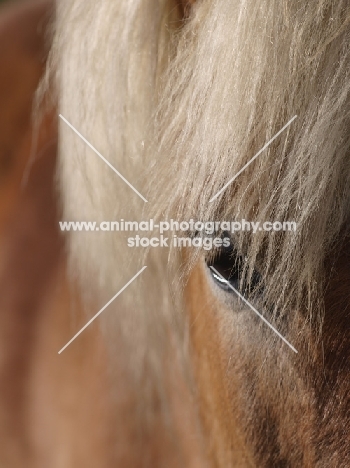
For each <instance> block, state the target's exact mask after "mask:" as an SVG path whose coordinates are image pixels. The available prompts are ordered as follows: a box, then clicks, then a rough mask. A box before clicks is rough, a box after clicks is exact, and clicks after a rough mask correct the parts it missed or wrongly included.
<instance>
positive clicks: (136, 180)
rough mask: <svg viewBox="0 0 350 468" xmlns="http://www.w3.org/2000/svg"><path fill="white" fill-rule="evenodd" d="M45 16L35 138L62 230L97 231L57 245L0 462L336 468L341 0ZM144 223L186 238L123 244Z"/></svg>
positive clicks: (344, 453) (217, 0)
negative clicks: (49, 152) (49, 159)
mask: <svg viewBox="0 0 350 468" xmlns="http://www.w3.org/2000/svg"><path fill="white" fill-rule="evenodd" d="M40 5H41V8H42V2H41V3H40ZM45 5H46V4H45ZM37 8H39V7H37ZM44 8H46V10H45V11H46V12H47V11H50V10H47V8H49V7H48V6H45V7H44ZM52 17H53V20H52V21H51V24H50V26H49V28H48V29H49V31H50V34H49V42H50V52H49V53H48V57H47V61H46V67H45V71H44V72H43V73H42V76H41V79H40V83H39V85H38V89H37V91H36V94H35V100H34V104H35V105H34V108H35V116H36V117H35V119H36V122H37V123H36V124H35V126H34V135H36V138H34V143H33V144H32V145H31V147H34V148H35V152H36V153H38V151H43V148H46V147H47V146H45V145H47V141H48V139H51V140H52V138H54V141H56V140H55V138H56V132H57V141H58V149H57V163H56V178H54V176H53V175H52V172H51V176H50V177H51V180H52V185H54V186H55V188H56V191H55V193H56V203H53V205H55V206H56V208H55V209H56V214H55V215H54V218H55V219H54V221H53V222H54V223H56V224H55V225H56V230H58V220H60V221H65V222H68V223H69V222H79V223H96V224H95V225H97V226H99V229H93V230H92V231H91V230H84V229H83V230H80V229H73V230H70V232H68V233H65V236H64V239H65V247H62V245H61V244H60V246H58V247H57V246H56V247H54V248H53V250H55V249H56V250H58V251H59V252H61V254H60V255H61V256H60V255H58V257H59V258H63V260H62V261H59V260H57V258H56V257H57V255H56V257H55V259H56V262H57V265H59V266H56V270H57V271H58V273H57V272H56V274H55V275H53V279H52V281H51V289H50V293H47V298H46V299H45V303H44V304H47V307H49V306H50V308H51V309H50V310H53V312H51V314H50V316H49V317H47V316H45V313H44V312H43V310H41V311H37V312H36V315H35V317H36V320H35V323H34V324H32V325H31V329H32V330H33V332H32V333H33V335H32V336H33V337H32V339H31V341H30V343H29V344H28V346H31V353H32V354H31V356H32V357H31V361H30V364H28V365H27V367H26V372H27V373H26V374H25V375H26V379H23V380H22V381H21V384H20V385H21V389H22V391H23V392H27V393H28V392H29V393H28V395H29V396H28V395H27V398H25V399H24V398H22V400H21V403H22V406H21V407H20V409H19V410H17V411H16V414H14V411H13V410H12V412H11V411H9V412H8V413H9V414H10V419H11V417H12V419H13V420H16V421H18V418H19V417H22V418H24V416H23V415H24V414H25V416H26V421H27V425H28V426H26V428H24V429H22V430H21V431H19V432H17V433H16V432H14V434H17V435H16V437H17V438H18V440H19V442H18V445H17V444H14V446H15V447H17V446H19V447H20V448H21V451H19V449H18V450H17V451H16V450H15V449H12V452H14V453H15V454H14V455H13V453H12V452H11V450H6V453H7V456H8V459H9V460H12V462H11V463H12V464H10V463H8V464H7V466H23V459H25V458H24V457H25V456H27V457H28V458H27V460H29V462H28V463H27V464H26V466H48V465H49V466H64V467H68V466H73V465H74V466H76V465H78V466H87V467H88V466H96V465H98V466H102V467H104V466H106V467H112V466H121V467H136V466H145V467H148V466H151V467H158V466H159V467H161V466H166V467H179V466H189V467H212V466H213V467H231V466H232V467H299V466H303V467H342V466H344V467H345V466H349V465H350V450H349V440H350V434H349V427H350V424H349V422H350V421H349V419H350V411H349V410H350V399H349V387H350V381H349V360H348V359H347V358H348V354H349V349H350V337H349V333H348V328H349V320H350V317H349V302H350V295H349V288H348V284H349V281H350V269H349V257H350V249H349V214H350V212H349V206H350V184H349V182H350V159H349V151H350V138H349V123H350V114H349V103H350V102H349V98H350V94H349V92H350V81H349V73H350V72H349V70H350V50H349V46H348V44H349V39H350V37H349V36H350V28H349V23H350V8H349V5H348V2H347V1H346V0H338V1H337V2H336V1H334V0H318V1H316V0H312V1H310V2H307V3H305V2H300V1H299V0H297V1H292V0H283V1H279V2H278V1H270V0H262V1H260V2H254V1H253V0H237V1H235V2H228V1H226V0H213V1H211V2H207V1H204V0H196V1H187V0H183V1H180V0H137V1H131V0H121V1H120V2H118V3H116V2H110V1H108V0H101V1H100V2H93V1H91V0H87V1H85V2H81V1H79V0H72V1H70V2H68V1H60V2H57V3H56V5H55V8H54V13H53V14H52ZM36 21H37V20H36ZM37 81H38V80H37ZM33 92H34V90H33ZM52 116H53V118H52ZM52 120H53V122H52ZM47 122H49V123H47ZM47 127H49V128H50V129H51V132H48V134H49V135H50V138H49V137H48V136H47V134H46V138H45V131H44V137H41V132H43V130H42V129H43V128H44V130H45V128H47ZM41 138H42V139H41ZM42 140H43V141H44V143H42ZM53 152H55V151H54V150H53ZM27 153H28V150H27ZM51 171H52V169H51ZM57 200H58V201H57ZM53 209H54V208H52V210H53ZM145 220H154V224H155V225H157V226H158V228H159V227H160V226H162V227H163V228H164V229H167V226H168V225H170V224H171V222H173V224H174V225H175V226H176V223H178V226H179V229H180V227H181V225H182V224H181V223H183V225H184V226H186V228H184V231H185V232H186V238H187V239H189V241H188V244H186V246H185V247H182V248H178V245H177V244H176V245H175V243H174V242H173V240H174V236H175V235H176V236H177V237H180V234H179V233H178V232H176V233H175V235H174V233H170V232H169V234H168V233H166V234H165V235H166V236H167V237H169V241H170V245H169V248H168V247H165V248H163V247H160V246H156V247H152V246H150V244H148V247H143V246H142V244H140V245H139V246H138V247H135V246H133V247H128V245H131V244H129V240H130V238H131V237H132V236H134V233H132V234H131V233H130V231H128V230H125V229H119V228H120V226H122V223H124V221H128V222H132V223H136V225H137V226H138V227H139V229H138V233H141V234H142V232H141V231H142V229H141V228H140V226H141V223H143V222H144V221H145ZM240 220H241V223H240V225H241V226H242V225H243V224H244V223H243V221H246V220H251V221H252V222H254V223H261V224H259V226H260V227H261V226H263V225H266V222H268V223H270V225H273V226H275V225H277V224H276V223H278V225H282V224H283V223H290V222H293V223H295V225H296V230H295V231H293V232H289V231H283V230H277V229H275V230H267V229H263V228H261V229H259V228H258V229H257V230H256V231H253V230H252V229H237V230H234V229H232V230H231V231H230V232H227V229H226V228H223V227H222V226H223V225H224V224H225V223H226V224H225V225H227V226H228V228H229V227H230V226H232V223H239V222H240ZM106 222H107V223H109V222H115V223H118V224H117V225H118V230H117V231H111V230H110V229H104V228H103V226H105V223H106ZM212 222H214V226H216V225H217V226H218V228H215V227H214V229H213V230H212V231H211V232H210V233H209V234H208V232H203V230H201V229H200V228H199V227H198V226H199V224H198V223H202V225H206V226H209V223H212ZM191 223H192V224H193V225H195V226H197V228H194V229H192V230H191V232H189V231H190V230H189V229H188V227H189V226H190V225H191ZM264 223H265V224H264ZM250 225H252V223H251V224H250ZM50 235H52V236H53V237H54V235H53V234H52V233H51V234H50ZM55 235H56V236H57V232H56V234H55ZM142 235H143V234H142ZM152 235H154V234H153V233H152ZM149 236H151V234H150V235H149ZM208 236H209V237H208ZM58 237H59V236H58ZM144 237H147V236H144ZM204 238H209V239H210V240H211V241H213V242H212V243H211V244H210V245H211V246H213V245H214V247H213V248H208V249H207V248H204V247H203V246H204V245H205V244H204ZM213 238H215V239H214V240H213ZM225 239H228V240H229V244H228V245H226V244H225V243H224V240H225ZM215 240H216V241H217V242H216V244H215V242H214V241H215ZM55 245H56V244H55ZM132 245H134V244H132ZM62 249H63V250H62ZM53 250H52V251H53ZM56 250H55V251H56ZM62 252H65V253H62ZM56 270H55V271H56ZM66 270H67V273H65V272H66ZM57 283H59V284H61V285H62V284H63V286H60V288H61V289H60V288H58V289H57ZM68 284H69V285H70V287H68V286H67V285H68ZM55 285H56V286H55ZM97 311H98V312H97ZM96 312H97V314H96ZM72 317H73V318H72ZM7 320H10V318H8V319H7ZM84 324H86V325H88V326H86V325H84ZM83 325H84V327H83ZM81 327H83V328H81ZM76 332H78V333H76ZM74 333H76V334H74ZM73 335H74V336H73ZM72 337H73V338H72ZM59 342H61V343H60V344H59ZM65 343H66V345H65ZM63 345H64V346H63ZM62 346H63V348H62ZM22 352H23V350H22ZM21 362H22V361H21ZM9 375H10V374H9ZM28 388H29V390H27V389H28ZM82 395H83V396H82ZM11 415H12V416H11ZM16 418H17V419H16ZM30 427H34V434H32V433H31V431H30V429H29V428H30ZM50 436H51V437H50ZM53 438H55V440H52V439H53ZM82 441H83V442H82ZM18 453H20V455H18ZM23 454H25V455H23ZM11 456H12V458H11ZM16 456H17V458H18V459H19V460H21V461H19V462H18V464H17V465H16V464H15V463H16V461H15V460H16ZM21 456H22V458H21ZM21 462H22V465H21V464H20V463H21ZM30 464H31V465H30Z"/></svg>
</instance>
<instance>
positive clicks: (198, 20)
mask: <svg viewBox="0 0 350 468" xmlns="http://www.w3.org/2000/svg"><path fill="white" fill-rule="evenodd" d="M175 13H176V5H175V4H173V3H172V2H168V1H166V0H164V1H161V0H159V1H156V0H147V1H146V0H138V1H126V0H124V1H121V2H118V4H116V3H115V2H111V1H103V2H98V4H97V2H92V1H91V2H90V1H88V2H80V1H74V2H65V1H62V2H60V3H59V5H58V14H57V26H56V27H57V33H56V38H55V45H54V48H53V53H52V58H53V61H52V62H51V63H52V64H51V68H53V69H55V68H56V70H57V77H58V87H59V88H60V111H61V112H62V114H63V115H64V116H65V117H66V118H67V119H68V120H69V121H70V122H71V123H72V124H73V125H74V126H75V127H76V128H78V129H79V131H81V132H82V133H83V135H85V136H86V137H87V138H88V139H89V141H91V143H92V144H93V145H94V146H95V147H96V148H98V150H99V151H100V152H101V153H102V154H103V155H104V156H105V157H106V158H108V160H109V161H110V162H111V163H112V164H113V165H114V166H115V167H117V168H118V170H120V172H122V173H123V175H124V176H125V177H127V178H128V179H129V180H130V181H132V183H133V184H134V185H135V186H136V187H137V188H138V189H139V190H140V191H141V193H144V194H146V195H147V198H148V200H149V203H148V204H147V205H146V207H145V208H144V207H143V205H142V202H141V201H140V200H139V199H138V198H137V197H136V196H135V195H134V194H133V193H130V191H129V189H128V188H127V187H125V186H124V185H123V183H122V181H120V180H118V179H117V178H116V176H115V174H114V173H112V172H111V171H110V170H109V168H108V167H106V166H105V165H104V164H103V162H101V161H99V160H98V159H97V158H94V157H93V156H92V154H91V151H90V150H89V149H88V148H87V147H86V146H85V145H84V143H83V142H81V141H79V140H78V139H77V138H76V135H74V134H73V133H72V132H71V130H70V129H69V128H67V127H66V126H65V125H64V124H63V125H62V127H61V134H60V154H61V178H60V180H61V187H62V194H63V205H64V216H65V218H66V219H84V220H88V219H91V220H97V221H98V220H104V219H116V218H120V217H125V218H127V217H129V218H130V219H137V218H138V217H140V216H141V213H142V210H144V213H148V214H149V215H151V216H152V214H156V215H158V216H159V215H162V216H163V217H164V216H167V215H169V216H172V217H174V216H176V217H178V218H180V219H188V218H190V217H195V218H196V219H201V220H206V219H208V220H213V219H215V218H217V217H220V218H221V219H232V218H234V217H235V216H237V217H245V218H246V219H253V220H261V221H264V220H275V219H277V220H280V221H284V220H293V221H296V222H297V223H298V230H297V233H296V234H290V233H283V235H281V234H277V233H276V234H272V233H261V234H259V235H256V236H252V237H249V236H247V234H246V233H241V234H239V235H237V236H236V243H237V246H238V247H240V248H242V246H243V245H244V251H245V254H246V255H247V256H248V259H249V261H250V266H251V267H253V266H254V264H255V262H256V259H257V257H259V256H261V255H263V261H262V262H261V260H260V262H261V264H262V265H263V267H262V271H261V273H262V275H263V279H264V282H265V291H266V300H267V302H270V303H275V304H276V303H277V304H278V305H279V306H280V307H285V308H286V309H288V307H290V306H291V305H293V306H297V305H298V304H299V303H300V301H301V300H302V298H306V299H307V300H308V306H309V307H311V304H316V303H317V302H316V299H317V297H318V296H319V287H322V281H321V279H322V278H321V270H322V264H323V260H324V257H325V255H326V254H327V252H328V251H329V249H330V247H331V245H332V243H333V242H334V241H335V239H336V237H337V235H338V233H339V231H340V229H341V227H342V226H343V224H344V222H345V220H346V218H347V216H348V210H349V208H348V207H349V201H350V200H349V199H350V195H349V187H350V184H349V174H350V171H349V169H350V168H349V164H350V163H349V132H348V128H349V120H350V119H349V88H350V84H349V83H350V82H349V70H350V66H349V65H350V53H349V48H348V43H349V38H350V37H349V15H350V12H349V5H348V2H347V1H345V0H341V1H330V0H328V1H321V2H320V1H316V0H314V1H311V2H307V3H305V2H300V1H282V2H281V1H268V0H264V1H262V2H255V1H253V0H245V1H243V0H242V1H237V2H227V1H226V0H216V1H212V2H206V1H198V2H197V3H196V4H195V6H194V7H193V9H192V11H191V13H190V16H189V18H188V19H187V20H186V22H185V24H184V26H183V27H182V28H181V29H178V25H179V21H178V18H177V17H176V14H175ZM175 29H176V31H175ZM101 51H103V53H102V52H101ZM55 61H56V65H55V64H54V62H55ZM294 115H297V116H298V118H297V119H296V120H295V121H294V122H293V123H292V124H291V125H290V127H289V128H288V129H287V130H286V131H285V132H284V133H283V134H282V135H281V136H280V137H279V138H278V139H276V140H275V141H274V142H273V143H272V145H271V146H270V147H269V148H268V149H266V150H265V151H264V152H263V153H262V154H261V155H260V156H259V158H258V159H257V160H256V161H254V162H253V163H252V164H251V166H249V167H248V168H247V169H246V170H245V171H244V173H242V174H241V175H240V176H239V178H237V179H236V180H235V181H234V183H233V184H232V185H230V186H229V187H228V188H227V190H225V192H224V193H223V194H222V195H221V196H220V197H218V198H217V199H216V200H215V201H214V202H212V203H209V200H210V199H211V198H212V197H213V196H214V195H215V193H216V192H218V191H219V190H220V189H221V188H222V187H223V186H224V185H225V183H226V182H227V181H228V180H229V179H230V178H231V177H232V176H233V175H234V174H235V173H236V172H238V171H239V170H240V169H241V167H242V166H244V164H245V163H246V162H247V161H248V160H249V159H250V158H251V157H252V156H253V155H254V154H255V153H256V152H257V151H258V150H259V149H260V148H261V147H263V146H264V144H265V143H266V142H267V141H268V140H269V139H270V138H272V137H273V135H274V134H275V133H276V132H277V131H279V130H280V129H281V128H282V127H283V126H284V125H285V123H286V122H287V121H288V120H289V119H291V118H292V117H293V116H294ZM87 161H88V164H87ZM147 169H148V172H147ZM145 174H146V175H145ZM247 239H248V240H247ZM70 245H71V252H72V259H73V263H74V264H75V265H80V271H81V274H82V275H83V276H87V277H88V276H89V275H90V276H91V275H92V274H93V275H94V278H95V279H99V282H100V285H101V286H103V285H104V284H105V283H109V282H111V279H112V283H114V279H115V278H116V277H119V271H122V272H125V270H124V267H123V265H126V266H128V265H131V264H133V260H132V258H133V255H134V259H135V261H136V260H137V258H138V257H140V252H132V251H130V250H128V251H127V252H126V249H125V239H124V238H123V237H122V236H119V237H118V236H116V235H111V233H100V234H99V235H98V236H95V235H92V233H75V234H72V236H71V243H70ZM155 255H157V254H155ZM162 256H163V254H161V253H159V258H161V257H162ZM259 258H260V257H259ZM116 259H118V264H119V265H121V266H120V267H119V268H118V271H116V268H115V262H116ZM123 259H124V260H123ZM170 260H171V257H170ZM166 261H167V258H165V263H166ZM134 264H135V265H136V263H134ZM164 268H166V265H164ZM136 269H137V268H136V267H135V271H136ZM130 271H131V270H130ZM96 273H97V274H96ZM141 295H142V294H141Z"/></svg>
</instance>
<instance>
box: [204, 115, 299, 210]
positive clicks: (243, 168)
mask: <svg viewBox="0 0 350 468" xmlns="http://www.w3.org/2000/svg"><path fill="white" fill-rule="evenodd" d="M296 118H297V115H295V116H294V117H293V118H292V119H290V121H289V122H288V123H286V125H285V126H284V127H283V128H281V130H280V131H279V132H277V133H276V135H275V136H274V137H272V138H271V140H270V141H268V142H267V143H266V144H265V146H264V147H263V148H261V150H260V151H258V152H257V153H256V155H255V156H253V157H252V159H250V160H249V161H248V162H247V164H246V165H245V166H243V167H242V169H240V170H239V171H238V172H237V174H235V175H234V176H233V177H232V179H230V180H229V181H228V182H227V184H225V185H224V186H223V187H222V189H220V190H219V191H218V193H217V194H216V195H214V196H213V197H212V198H211V199H210V200H209V203H211V202H213V201H214V200H215V199H216V198H218V196H219V195H220V194H221V193H222V192H223V191H224V190H226V189H227V187H228V186H229V185H230V184H232V182H233V181H234V180H235V179H237V177H238V176H239V175H240V174H242V172H243V171H244V170H245V169H247V167H248V166H249V164H251V163H252V162H253V161H254V159H256V158H257V157H258V156H260V154H261V153H262V152H263V151H265V150H266V148H267V147H268V146H270V145H271V143H272V142H273V141H274V140H275V139H276V138H277V137H278V136H280V134H281V133H282V132H284V130H285V129H286V128H287V127H289V125H290V124H291V123H292V122H293V121H294V120H295V119H296Z"/></svg>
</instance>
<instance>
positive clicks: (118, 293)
mask: <svg viewBox="0 0 350 468" xmlns="http://www.w3.org/2000/svg"><path fill="white" fill-rule="evenodd" d="M146 268H147V266H144V267H143V268H141V270H140V271H139V272H138V273H136V275H135V276H133V277H132V278H131V280H130V281H128V282H127V283H126V285H125V286H123V287H122V289H121V290H120V291H118V292H117V294H116V295H115V296H113V297H112V299H110V300H109V301H108V302H107V304H105V305H104V306H103V307H102V309H101V310H99V311H98V312H97V314H96V315H94V316H93V317H92V319H91V320H89V321H88V323H87V324H86V325H85V326H84V327H83V328H82V329H81V330H79V331H78V333H77V334H76V335H74V336H73V338H72V339H71V340H69V341H68V343H67V344H66V345H65V346H63V348H62V349H61V350H60V351H58V354H61V353H62V351H64V350H65V349H66V348H67V346H69V345H70V344H71V343H72V342H73V341H74V340H75V339H76V338H77V337H78V336H79V335H80V333H82V332H83V331H84V330H85V328H87V327H88V326H89V325H90V324H91V323H92V322H93V321H94V320H95V319H96V318H97V317H98V316H99V315H101V314H102V312H103V311H104V310H105V309H106V308H107V307H108V306H109V305H110V304H111V303H112V302H113V301H114V299H116V298H117V297H118V296H119V295H120V294H121V293H122V292H123V291H124V290H125V289H126V288H127V287H128V286H129V285H130V284H131V283H132V282H133V281H134V280H135V279H136V278H137V277H138V276H139V275H141V273H142V272H143V271H144V270H145V269H146Z"/></svg>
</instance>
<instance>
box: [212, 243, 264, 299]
mask: <svg viewBox="0 0 350 468" xmlns="http://www.w3.org/2000/svg"><path fill="white" fill-rule="evenodd" d="M206 264H207V267H208V270H209V272H210V275H211V277H212V278H213V280H214V282H215V284H216V285H217V286H219V287H220V288H221V289H223V290H224V291H226V292H228V293H234V291H233V289H232V288H231V287H230V285H231V286H232V287H233V288H235V289H236V290H239V291H240V292H242V294H247V293H248V294H249V293H251V292H261V277H260V274H259V273H258V272H257V271H256V270H254V271H253V273H252V276H251V278H250V281H249V284H247V283H246V281H245V280H244V276H245V274H244V273H245V272H244V268H245V259H244V257H243V256H241V255H239V254H238V252H237V250H236V249H235V248H234V247H233V246H232V245H231V244H230V246H229V247H221V248H220V250H218V252H217V254H216V256H215V257H214V258H213V259H211V260H207V261H206ZM210 267H212V268H210Z"/></svg>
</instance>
